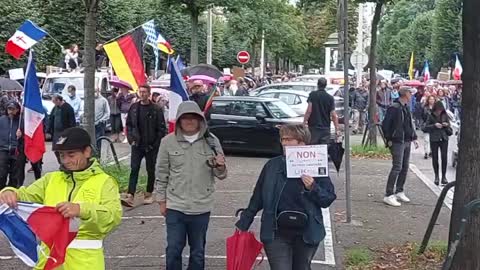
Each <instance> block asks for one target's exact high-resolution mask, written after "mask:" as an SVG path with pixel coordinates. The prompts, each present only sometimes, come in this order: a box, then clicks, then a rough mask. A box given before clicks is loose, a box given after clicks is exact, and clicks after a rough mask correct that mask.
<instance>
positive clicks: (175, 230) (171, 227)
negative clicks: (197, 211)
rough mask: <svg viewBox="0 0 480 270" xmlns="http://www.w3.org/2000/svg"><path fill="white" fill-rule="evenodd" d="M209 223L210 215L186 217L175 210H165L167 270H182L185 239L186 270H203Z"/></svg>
mask: <svg viewBox="0 0 480 270" xmlns="http://www.w3.org/2000/svg"><path fill="white" fill-rule="evenodd" d="M209 222H210V213H205V214H201V215H186V214H184V213H182V212H179V211H176V210H171V209H168V210H167V216H166V224H167V270H182V252H183V249H184V248H185V245H186V243H187V239H188V246H189V247H190V258H189V262H188V268H187V269H188V270H203V269H205V244H206V242H207V240H206V239H207V230H208V223H209Z"/></svg>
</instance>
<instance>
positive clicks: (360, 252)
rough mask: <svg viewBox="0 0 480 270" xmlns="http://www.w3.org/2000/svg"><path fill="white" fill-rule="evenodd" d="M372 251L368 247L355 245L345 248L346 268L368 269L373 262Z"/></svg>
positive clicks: (350, 269)
mask: <svg viewBox="0 0 480 270" xmlns="http://www.w3.org/2000/svg"><path fill="white" fill-rule="evenodd" d="M373 258H374V257H373V255H372V252H371V251H370V250H369V249H368V248H362V247H357V248H353V249H350V250H347V252H346V253H345V265H346V267H347V270H360V269H369V268H368V267H370V265H371V264H372V263H373Z"/></svg>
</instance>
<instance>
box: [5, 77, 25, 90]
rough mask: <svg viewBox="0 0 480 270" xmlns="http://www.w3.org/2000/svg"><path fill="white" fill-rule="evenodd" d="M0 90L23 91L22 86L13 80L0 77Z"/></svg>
mask: <svg viewBox="0 0 480 270" xmlns="http://www.w3.org/2000/svg"><path fill="white" fill-rule="evenodd" d="M0 91H23V87H22V85H21V84H20V83H19V82H17V81H15V80H10V79H7V78H0Z"/></svg>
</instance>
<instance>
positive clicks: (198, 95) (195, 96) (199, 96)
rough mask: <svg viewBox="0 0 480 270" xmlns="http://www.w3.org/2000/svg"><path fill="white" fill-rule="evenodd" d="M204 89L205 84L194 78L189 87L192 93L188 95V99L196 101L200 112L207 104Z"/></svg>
mask: <svg viewBox="0 0 480 270" xmlns="http://www.w3.org/2000/svg"><path fill="white" fill-rule="evenodd" d="M204 89H205V85H204V84H203V82H202V81H201V80H195V81H194V82H193V84H192V87H191V88H190V92H191V93H192V95H190V100H191V101H194V102H195V103H197V105H198V107H200V110H201V111H202V112H203V110H204V109H205V105H207V101H208V96H207V94H205V92H204Z"/></svg>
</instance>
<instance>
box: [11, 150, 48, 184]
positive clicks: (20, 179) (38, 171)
mask: <svg viewBox="0 0 480 270" xmlns="http://www.w3.org/2000/svg"><path fill="white" fill-rule="evenodd" d="M26 163H27V156H26V155H25V153H23V152H20V153H19V154H18V157H17V162H16V163H15V173H16V178H17V186H18V187H21V186H23V183H24V182H25V164H26ZM42 163H43V162H42V160H41V159H40V160H39V161H37V162H36V163H31V165H32V170H33V173H34V175H35V180H37V179H39V178H40V177H42Z"/></svg>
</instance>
